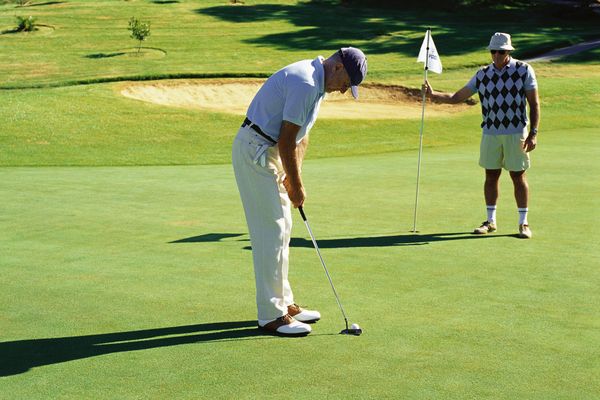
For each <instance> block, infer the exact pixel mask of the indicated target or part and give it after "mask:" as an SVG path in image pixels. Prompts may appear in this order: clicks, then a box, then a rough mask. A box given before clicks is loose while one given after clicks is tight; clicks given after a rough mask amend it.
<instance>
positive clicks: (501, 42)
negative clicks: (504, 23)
mask: <svg viewBox="0 0 600 400" xmlns="http://www.w3.org/2000/svg"><path fill="white" fill-rule="evenodd" d="M514 49H515V48H514V47H512V44H511V42H510V35H509V34H508V33H502V32H496V33H494V35H493V36H492V38H491V39H490V45H489V46H488V50H514Z"/></svg>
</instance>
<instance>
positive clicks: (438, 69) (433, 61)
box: [412, 29, 442, 232]
mask: <svg viewBox="0 0 600 400" xmlns="http://www.w3.org/2000/svg"><path fill="white" fill-rule="evenodd" d="M417 62H422V63H425V68H424V71H425V77H424V79H423V87H424V89H425V90H422V92H423V108H422V110H421V133H420V135H419V161H418V164H417V193H416V195H415V215H414V220H413V229H412V232H417V206H418V204H419V179H420V177H421V153H422V152H423V126H424V123H425V100H426V95H427V91H428V90H430V89H431V88H430V87H429V84H428V82H427V71H428V70H431V71H433V72H435V73H437V74H441V73H442V60H440V56H439V55H438V52H437V49H436V48H435V43H433V38H432V37H431V29H427V32H425V38H424V39H423V44H421V50H420V51H419V56H418V57H417Z"/></svg>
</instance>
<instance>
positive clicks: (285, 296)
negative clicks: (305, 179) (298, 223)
mask: <svg viewBox="0 0 600 400" xmlns="http://www.w3.org/2000/svg"><path fill="white" fill-rule="evenodd" d="M265 146H266V144H265V140H264V139H263V138H261V137H260V136H259V135H258V134H256V133H255V132H254V131H253V130H252V129H250V128H249V127H245V128H240V129H239V131H238V134H237V136H236V138H235V140H234V143H233V150H232V161H233V169H234V172H235V179H236V182H237V186H238V189H239V192H240V197H241V199H242V204H243V205H244V213H245V214H246V222H247V224H248V230H249V232H250V241H251V243H252V259H253V262H254V276H255V280H256V305H257V308H258V319H260V320H271V319H275V318H279V317H281V316H283V315H285V314H287V306H288V305H290V304H292V303H293V302H294V296H293V294H292V289H291V287H290V283H289V281H288V256H289V244H290V234H291V230H292V215H291V207H290V205H291V202H290V199H289V198H288V195H287V191H286V190H285V188H284V186H283V178H284V177H285V173H284V170H283V166H282V165H281V159H280V158H279V151H278V149H277V146H274V147H268V148H266V147H265ZM262 151H265V153H264V156H265V158H263V162H264V166H263V165H261V164H263V163H261V162H260V160H257V153H260V152H262ZM259 158H260V157H259Z"/></svg>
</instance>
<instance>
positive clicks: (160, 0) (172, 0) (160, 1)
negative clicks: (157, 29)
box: [152, 0, 179, 4]
mask: <svg viewBox="0 0 600 400" xmlns="http://www.w3.org/2000/svg"><path fill="white" fill-rule="evenodd" d="M152 3H154V4H174V3H179V1H178V0H154V1H152Z"/></svg>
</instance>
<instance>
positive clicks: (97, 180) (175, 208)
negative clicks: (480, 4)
mask: <svg viewBox="0 0 600 400" xmlns="http://www.w3.org/2000/svg"><path fill="white" fill-rule="evenodd" d="M5 3H6V2H5ZM356 11H357V10H356V9H353V8H344V7H341V8H340V7H337V8H331V7H330V6H329V5H327V4H326V3H323V2H307V3H296V2H291V1H273V2H269V3H264V2H253V1H252V2H251V1H247V2H246V4H245V5H244V6H230V5H228V4H225V2H219V1H202V2H183V1H182V2H172V3H171V2H165V3H162V4H160V3H159V2H150V1H135V0H134V1H127V2H123V1H106V2H98V1H76V2H75V1H69V2H62V3H54V2H48V4H45V5H37V6H32V7H24V8H15V7H14V5H13V4H1V5H0V30H3V29H6V28H9V27H10V26H12V25H13V24H14V15H15V14H17V15H19V14H25V13H31V14H33V15H35V16H37V17H38V18H39V22H40V23H46V24H49V25H52V26H53V27H54V28H55V29H54V31H52V32H49V31H47V30H46V31H41V32H39V33H34V34H32V35H20V34H3V35H0V43H1V44H2V46H4V47H3V49H6V51H5V52H3V56H4V57H2V58H1V59H0V76H1V77H2V82H0V86H2V87H3V88H5V89H2V90H0V104H2V106H0V199H2V212H1V213H0V243H2V244H3V249H2V250H1V251H0V270H1V271H2V273H1V274H0V287H1V288H2V290H1V291H0V305H1V309H2V312H0V398H10V399H13V398H14V399H21V398H22V399H25V398H26V399H36V398H40V399H42V398H72V399H80V398H155V399H164V398H190V399H197V398H223V399H226V398H248V399H253V398H288V397H292V396H293V397H296V398H345V397H349V396H354V397H358V398H413V399H423V398H441V399H442V398H443V399H448V398H456V399H464V398H506V399H509V398H510V399H514V398H528V399H529V398H533V399H548V398H552V399H555V398H556V399H559V398H564V399H572V398H584V399H594V398H597V397H599V396H600V386H599V384H598V381H597V379H596V377H597V376H598V375H599V374H600V364H599V363H598V361H597V360H598V359H600V354H599V351H598V348H597V347H598V346H597V343H598V342H599V341H600V336H599V333H598V332H600V330H599V328H600V320H599V317H598V315H600V309H599V308H600V306H599V305H600V299H599V296H600V295H599V294H598V290H597V288H598V286H599V284H600V274H599V272H598V268H597V265H598V264H599V263H600V249H599V245H598V243H599V242H600V241H599V239H600V237H599V234H598V233H597V231H596V230H595V225H596V221H597V220H598V218H599V217H600V215H599V214H598V205H599V204H598V200H597V199H598V195H599V194H600V193H598V192H599V187H598V185H597V184H596V183H595V177H596V176H597V175H598V173H599V172H600V171H599V169H600V163H599V161H598V160H597V149H598V147H599V145H600V141H599V137H600V136H599V134H600V131H599V128H598V117H597V115H596V114H597V112H596V110H597V109H598V107H599V106H600V96H599V94H598V93H600V84H599V83H598V82H599V80H598V78H600V76H599V75H600V69H598V61H599V60H598V51H597V50H595V51H590V52H587V53H584V54H582V55H579V56H577V57H576V58H574V59H573V60H574V61H577V62H578V63H577V64H575V63H573V62H568V61H561V62H560V63H539V64H535V65H534V67H535V69H536V72H537V75H538V80H539V83H540V94H541V101H542V124H541V129H540V138H539V147H538V149H536V150H535V152H534V153H533V155H532V156H533V168H532V169H531V170H530V172H529V178H530V184H531V190H532V199H531V204H530V208H531V212H530V222H531V224H532V229H533V231H534V235H535V236H534V238H533V239H532V240H529V241H523V240H519V239H517V238H515V237H514V235H515V233H516V228H517V215H516V206H515V205H514V200H513V198H512V188H511V183H510V180H509V178H508V176H507V175H506V174H505V176H503V178H502V183H501V185H502V187H501V199H500V204H499V211H498V216H499V227H500V230H499V232H498V233H497V234H495V235H490V236H486V237H474V236H471V235H470V234H469V233H468V232H469V231H471V230H472V229H473V228H474V226H475V225H477V224H478V223H479V222H480V221H482V220H483V219H484V218H485V215H484V207H483V199H482V197H483V196H482V193H481V192H482V183H483V182H482V180H483V172H482V171H481V169H480V168H479V167H478V166H477V165H476V164H477V152H478V140H479V139H478V136H479V129H478V124H479V121H480V115H479V112H480V111H479V107H478V106H475V107H473V108H472V109H471V110H469V111H467V112H465V113H460V114H456V115H455V116H452V117H449V118H437V119H436V118H429V117H427V119H426V121H425V150H424V159H423V165H422V176H421V195H420V202H419V204H420V205H419V214H418V224H417V225H418V229H419V233H417V234H413V233H411V232H409V230H410V229H411V228H412V223H413V207H414V194H415V191H414V190H415V176H416V162H417V148H418V132H419V125H420V121H418V120H392V121H377V120H362V119H361V120H333V119H320V120H319V121H318V122H317V124H316V126H315V128H314V130H313V131H312V134H311V146H310V148H309V151H308V160H307V161H306V165H305V167H304V176H305V183H306V186H307V191H308V196H309V197H308V200H307V203H306V212H307V214H308V217H309V220H310V222H311V226H312V228H313V230H314V232H315V234H316V236H317V240H318V241H319V243H320V245H321V248H322V252H323V256H324V258H325V261H326V262H327V265H328V267H329V269H330V272H331V273H332V276H333V279H334V283H335V284H336V288H337V290H338V292H339V294H340V296H341V299H342V302H343V305H344V307H345V308H346V311H347V312H348V314H349V316H350V322H357V323H359V324H360V325H361V326H362V327H363V328H364V330H365V333H364V334H363V336H361V337H358V338H357V337H345V336H340V335H338V334H337V333H338V332H339V331H340V330H341V329H342V328H343V327H344V326H343V319H342V317H341V314H340V312H339V309H338V308H337V305H336V302H335V299H334V297H333V294H332V292H331V289H330V287H329V284H328V282H327V279H326V277H325V275H324V273H323V271H322V268H321V266H320V264H319V260H318V258H317V255H316V254H315V251H314V249H313V248H312V245H311V242H310V241H309V239H308V235H307V233H306V231H305V229H304V227H303V224H302V221H301V220H300V219H299V218H298V216H297V215H295V217H294V218H295V227H294V231H293V241H292V249H291V253H292V254H291V260H292V262H291V280H292V284H293V288H294V291H295V294H296V298H297V300H298V301H299V302H300V303H301V304H305V305H309V306H311V307H315V308H317V309H319V310H320V311H321V312H322V314H323V319H322V321H320V322H319V323H318V324H316V325H315V327H314V333H313V334H311V335H310V336H308V337H306V338H303V339H298V340H289V339H284V338H273V337H269V336H263V335H261V334H260V333H259V332H258V331H257V330H256V328H255V318H256V310H255V301H254V277H253V271H252V265H251V252H250V250H249V248H248V247H249V239H248V235H247V233H246V232H247V228H246V225H245V222H244V218H243V213H242V208H241V204H240V202H239V198H238V194H237V191H236V187H235V182H234V179H233V176H232V171H231V167H230V166H229V158H230V146H231V142H232V140H233V136H234V134H235V131H236V130H237V127H238V126H239V124H240V123H241V117H240V116H236V115H231V114H228V113H208V112H202V111H194V110H185V109H177V108H166V107H160V106H157V105H153V104H149V103H143V102H139V101H134V100H131V99H126V98H123V97H122V96H121V95H120V94H119V91H120V88H121V87H122V85H125V84H126V82H115V83H108V84H90V85H74V84H75V83H77V82H84V81H86V82H95V81H101V80H103V79H109V80H123V79H127V78H135V79H149V78H161V77H167V76H189V75H191V76H193V75H194V74H214V75H219V74H220V75H224V74H232V75H236V74H250V75H252V74H255V75H257V76H264V74H268V73H271V72H273V71H274V70H276V69H278V68H280V67H281V66H283V65H285V64H287V63H288V62H292V61H296V60H297V59H301V58H312V57H314V56H315V55H316V54H322V55H325V56H326V55H328V54H329V52H330V51H333V50H334V49H335V48H336V47H338V46H342V45H346V44H348V43H352V44H354V45H357V46H361V47H363V48H364V49H365V51H366V52H367V54H368V55H369V63H370V72H369V76H368V79H369V80H370V81H371V82H378V83H394V84H401V85H405V86H411V87H418V86H419V85H420V83H421V80H422V71H421V70H420V65H419V64H417V63H416V62H415V58H416V53H417V52H418V48H419V46H420V43H421V41H422V38H423V34H424V29H425V27H427V26H430V25H431V26H432V28H433V32H434V38H435V40H436V44H437V47H438V50H439V51H440V54H441V56H442V60H443V62H444V66H445V68H446V69H445V71H444V73H443V74H442V75H439V76H438V75H434V74H431V75H430V81H431V82H432V84H433V85H434V87H436V88H439V89H444V90H456V89H458V88H459V87H461V86H463V85H464V84H465V83H466V82H467V80H468V79H469V78H470V77H471V76H472V75H473V73H474V72H475V69H476V66H477V65H481V64H484V63H486V62H488V55H487V53H486V51H485V50H484V47H485V44H486V43H487V41H488V40H489V35H490V34H491V33H493V32H494V31H496V30H499V31H509V32H511V33H513V38H514V40H515V44H517V43H518V44H519V45H518V46H517V47H518V49H519V51H520V52H521V53H520V54H523V55H525V54H528V53H534V52H535V51H536V50H537V49H545V48H546V49H547V48H551V47H553V46H556V47H561V46H563V45H565V44H566V43H569V42H576V41H578V40H581V39H586V38H590V37H594V35H596V36H599V35H600V31H599V30H598V26H599V25H598V24H597V23H595V22H594V21H588V20H585V21H577V23H573V21H569V20H565V21H563V20H561V19H560V18H557V17H556V16H553V14H551V13H550V14H548V13H540V12H536V13H531V14H528V15H529V17H528V18H527V19H526V20H524V19H523V18H522V16H523V10H518V9H516V10H498V9H493V10H490V11H483V14H481V15H483V17H482V18H481V19H478V21H472V19H473V18H472V16H469V17H468V18H467V15H463V14H461V13H457V14H456V15H448V14H442V13H427V14H423V13H420V12H419V11H406V10H384V11H381V10H369V9H366V10H365V9H360V10H358V11H360V12H356ZM132 15H136V16H138V17H140V18H141V19H142V20H144V19H149V20H150V21H151V23H152V27H153V33H152V36H151V38H150V40H149V41H148V42H147V43H145V44H144V45H145V46H147V47H154V48H159V49H162V50H164V51H166V55H165V56H164V57H156V53H155V52H150V51H149V52H148V54H145V55H144V54H143V55H142V56H140V57H138V58H134V57H133V56H114V54H115V53H118V52H119V51H121V50H122V49H126V48H129V47H133V45H134V42H133V41H132V40H131V39H129V38H128V32H127V31H126V23H127V20H128V19H129V17H130V16H132ZM351 15H352V16H353V17H354V16H357V15H358V16H359V17H356V18H353V21H354V22H355V24H354V25H353V29H349V28H348V27H347V26H346V25H344V24H340V23H339V21H340V19H343V18H349V16H351ZM466 20H468V21H469V23H468V24H466V23H465V22H464V21H466ZM491 21H494V22H491ZM517 56H519V53H517ZM35 86H57V87H45V88H44V87H43V88H40V89H24V88H27V87H35ZM7 88H13V89H11V90H7ZM15 88H22V89H15ZM426 115H427V114H426Z"/></svg>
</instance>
